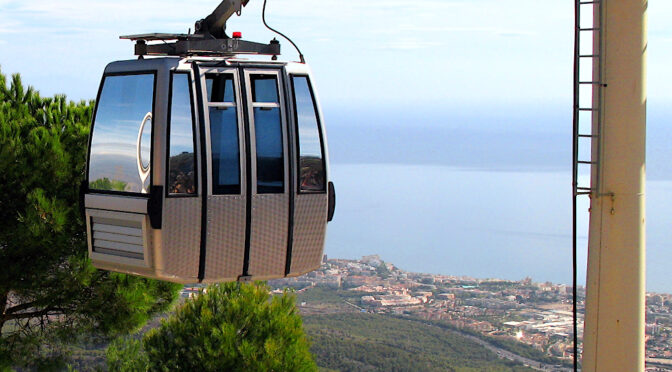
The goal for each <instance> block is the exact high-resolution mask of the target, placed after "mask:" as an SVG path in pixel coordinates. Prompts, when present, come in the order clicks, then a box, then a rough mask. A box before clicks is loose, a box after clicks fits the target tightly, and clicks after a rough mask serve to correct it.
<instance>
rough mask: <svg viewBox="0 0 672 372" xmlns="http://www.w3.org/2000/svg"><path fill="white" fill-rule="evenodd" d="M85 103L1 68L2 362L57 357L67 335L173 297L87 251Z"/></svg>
mask: <svg viewBox="0 0 672 372" xmlns="http://www.w3.org/2000/svg"><path fill="white" fill-rule="evenodd" d="M93 106H94V105H93V101H89V102H84V101H81V102H79V103H74V102H69V101H67V99H66V97H65V96H64V95H56V96H55V97H53V98H43V97H41V96H40V95H39V93H38V92H37V91H35V90H34V89H33V88H32V87H28V88H24V86H23V84H22V82H21V78H20V76H19V75H18V74H15V75H12V78H11V82H10V83H9V85H8V84H7V81H6V77H5V75H3V74H2V72H1V71H0V222H1V223H0V264H1V269H0V310H2V311H1V312H0V330H1V333H0V370H2V369H3V368H7V367H9V366H12V365H22V366H37V367H39V366H40V365H42V364H44V365H47V364H54V363H56V362H58V361H61V362H62V361H64V360H65V357H66V356H67V355H66V350H67V348H66V346H67V343H68V341H70V340H73V339H75V338H76V337H75V336H77V335H79V334H83V333H91V334H96V335H101V336H104V337H116V336H117V335H120V334H124V333H127V332H129V331H132V330H135V329H137V328H138V327H140V326H141V325H142V324H144V323H145V322H146V321H147V320H148V319H149V318H150V317H151V316H152V314H154V313H156V312H158V311H162V310H164V309H166V308H167V307H168V306H170V304H171V303H172V302H173V301H174V300H175V299H176V297H177V294H178V290H179V288H180V286H178V285H175V284H169V283H164V282H159V281H154V280H149V279H144V278H138V277H133V276H128V275H122V274H114V273H109V272H106V271H99V270H96V269H95V268H93V266H91V263H90V261H89V260H88V258H87V254H86V252H87V249H86V234H85V224H84V219H83V217H82V215H81V210H80V205H79V203H80V200H79V185H80V183H81V181H82V179H83V178H84V164H85V158H86V146H87V139H88V133H89V125H90V122H91V115H92V111H93Z"/></svg>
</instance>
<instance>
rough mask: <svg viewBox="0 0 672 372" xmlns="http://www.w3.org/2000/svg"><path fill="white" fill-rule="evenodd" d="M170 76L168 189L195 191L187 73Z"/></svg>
mask: <svg viewBox="0 0 672 372" xmlns="http://www.w3.org/2000/svg"><path fill="white" fill-rule="evenodd" d="M172 78H173V80H172V81H173V84H172V87H171V100H170V137H169V138H170V140H169V141H170V146H169V148H170V150H169V153H168V193H169V194H173V195H175V194H177V195H194V194H196V186H197V183H196V180H197V178H196V157H195V150H194V124H193V123H194V122H193V116H192V109H191V89H190V85H189V74H186V73H175V74H173V76H172Z"/></svg>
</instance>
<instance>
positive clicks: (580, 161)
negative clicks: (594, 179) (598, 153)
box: [576, 160, 595, 164]
mask: <svg viewBox="0 0 672 372" xmlns="http://www.w3.org/2000/svg"><path fill="white" fill-rule="evenodd" d="M576 162H577V163H579V164H595V162H594V161H585V160H577V161H576Z"/></svg>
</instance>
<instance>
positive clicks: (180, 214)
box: [161, 198, 201, 278]
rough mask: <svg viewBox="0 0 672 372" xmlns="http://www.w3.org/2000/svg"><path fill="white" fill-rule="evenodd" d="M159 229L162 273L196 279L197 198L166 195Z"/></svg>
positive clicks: (198, 247) (198, 227)
mask: <svg viewBox="0 0 672 372" xmlns="http://www.w3.org/2000/svg"><path fill="white" fill-rule="evenodd" d="M161 232H162V246H161V250H162V257H163V263H164V270H165V274H166V275H175V276H179V277H184V278H197V277H198V262H199V257H200V251H201V200H200V199H199V198H166V200H165V206H164V209H163V228H162V229H161Z"/></svg>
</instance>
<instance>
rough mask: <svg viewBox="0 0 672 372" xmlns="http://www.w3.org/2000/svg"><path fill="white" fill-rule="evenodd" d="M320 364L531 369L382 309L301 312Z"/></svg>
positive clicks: (335, 366) (347, 368)
mask: <svg viewBox="0 0 672 372" xmlns="http://www.w3.org/2000/svg"><path fill="white" fill-rule="evenodd" d="M303 321H304V327H305V330H306V333H307V334H308V335H309V337H310V339H311V342H312V346H311V352H312V353H313V354H314V355H315V359H316V361H317V363H318V365H319V366H320V367H322V368H325V369H329V370H339V371H343V372H346V371H461V372H462V371H463V372H467V371H532V370H531V369H529V368H527V367H525V366H523V365H521V364H516V363H514V362H512V361H508V360H505V359H499V358H498V357H497V355H496V354H495V353H493V352H491V351H489V350H487V349H485V348H484V347H483V346H481V345H478V344H476V343H474V342H473V341H471V340H469V339H466V338H464V337H462V336H460V335H458V334H455V333H454V332H451V331H449V330H444V329H441V328H438V327H434V326H430V325H426V324H421V323H418V322H414V321H410V320H405V319H399V318H394V317H391V316H387V315H380V314H364V313H349V314H342V313H341V314H327V315H307V316H304V317H303Z"/></svg>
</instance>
